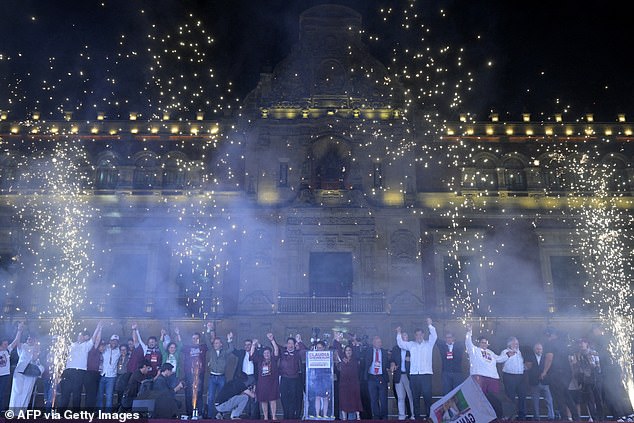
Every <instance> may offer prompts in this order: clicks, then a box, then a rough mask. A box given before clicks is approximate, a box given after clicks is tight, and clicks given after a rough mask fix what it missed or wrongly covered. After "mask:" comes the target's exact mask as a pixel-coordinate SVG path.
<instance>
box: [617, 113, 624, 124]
mask: <svg viewBox="0 0 634 423" xmlns="http://www.w3.org/2000/svg"><path fill="white" fill-rule="evenodd" d="M618 119H619V122H625V114H623V113H619V115H618Z"/></svg>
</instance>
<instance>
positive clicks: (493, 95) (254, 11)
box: [0, 0, 634, 121]
mask: <svg viewBox="0 0 634 423" xmlns="http://www.w3.org/2000/svg"><path fill="white" fill-rule="evenodd" d="M102 3H103V4H104V5H103V6H102V5H101V4H102ZM322 3H328V2H326V1H319V0H305V1H290V0H265V1H263V0H230V1H227V0H212V1H187V0H185V1H167V0H158V1H150V0H132V1H122V0H103V2H101V1H92V0H86V1H78V0H77V1H68V0H60V1H55V2H50V1H43V0H4V1H2V2H1V3H0V15H2V16H3V17H4V22H5V23H4V24H3V25H2V26H1V27H0V40H2V41H0V55H2V56H1V59H0V78H2V80H3V82H2V86H1V88H0V109H10V110H11V112H12V114H15V115H20V114H21V113H26V110H31V109H33V108H34V107H35V106H34V105H35V104H36V102H38V101H39V104H38V105H37V107H39V108H40V109H41V110H43V111H44V112H45V113H46V111H47V110H52V111H55V109H56V107H57V108H59V105H60V104H66V105H69V104H70V105H78V104H81V106H79V108H80V110H83V111H84V112H82V113H85V116H91V115H94V110H95V109H100V110H101V109H103V108H104V107H105V106H104V104H103V103H105V102H107V101H110V102H111V103H110V105H111V106H112V101H115V100H118V101H120V103H124V104H119V105H117V106H116V107H114V106H112V107H114V108H115V109H116V112H115V113H121V114H122V115H123V114H125V113H126V112H127V111H128V110H132V109H138V108H142V107H143V105H142V104H143V101H144V100H143V99H142V97H144V96H143V95H142V93H143V87H144V83H145V82H146V81H148V80H149V78H150V77H151V75H150V73H149V72H148V70H147V69H148V63H147V61H146V58H144V52H145V51H146V50H147V44H148V39H147V34H148V33H150V32H151V31H152V26H151V25H152V24H156V25H157V27H156V28H159V29H158V30H157V32H160V33H163V34H168V33H171V34H175V33H176V28H177V27H178V25H180V24H182V23H183V22H186V21H187V20H188V18H187V15H188V14H189V13H194V14H195V15H196V17H197V18H198V19H200V20H201V21H202V27H204V28H205V30H206V31H207V32H208V33H209V34H210V35H211V36H213V38H214V40H215V41H214V43H213V44H212V45H211V46H210V47H207V48H205V49H204V50H205V52H206V53H207V56H206V58H205V63H204V65H197V66H198V68H196V69H198V70H201V69H203V72H204V70H206V69H207V68H210V67H211V68H213V69H214V75H215V76H214V79H213V80H214V81H215V82H218V83H219V84H220V85H221V86H222V87H220V88H218V89H216V88H214V89H212V88H209V89H206V90H205V94H204V96H205V97H206V98H217V97H219V95H221V94H219V93H220V92H223V93H224V94H226V92H224V91H223V90H224V88H223V87H225V88H226V82H227V81H228V80H229V79H231V81H232V82H233V84H234V85H233V91H232V93H231V94H230V95H229V97H238V98H242V97H244V95H246V93H248V92H249V91H250V90H251V89H252V88H253V87H254V86H255V84H256V82H257V78H258V76H259V72H260V71H261V70H263V69H267V67H270V66H272V65H274V64H275V63H277V62H278V61H279V60H280V59H281V58H283V57H284V56H285V55H286V54H287V53H288V52H289V50H290V48H291V46H292V44H293V43H294V42H295V40H296V39H297V31H298V16H299V14H300V13H301V12H302V11H303V10H305V9H307V8H308V7H310V6H313V5H315V4H322ZM332 3H336V4H343V5H346V6H350V7H352V8H354V9H355V10H357V11H358V12H360V13H361V14H362V15H363V19H364V26H365V28H366V30H367V31H366V32H367V34H366V35H368V36H369V35H379V36H380V38H381V39H380V41H378V42H377V41H374V42H371V43H370V45H371V49H372V51H373V52H374V53H375V55H376V56H377V57H379V58H380V59H382V60H383V61H386V60H387V59H389V57H390V53H389V52H390V51H391V49H392V48H393V46H394V43H396V42H399V45H400V46H401V48H403V47H404V46H411V47H412V48H416V45H417V42H418V38H417V37H415V36H413V35H412V33H411V32H409V33H406V32H404V31H403V30H401V28H400V25H398V21H399V19H395V20H394V21H392V22H388V23H383V22H381V19H380V17H381V15H380V13H379V9H381V8H382V7H386V8H387V7H390V6H392V7H394V8H395V10H396V9H398V8H400V7H403V5H406V4H408V3H410V2H406V1H398V2H396V1H392V2H390V1H369V0H348V1H343V0H341V1H332ZM416 3H417V8H418V10H421V11H422V18H421V21H424V22H426V23H427V24H428V25H429V27H430V28H431V29H432V35H431V36H430V41H429V42H430V43H431V45H432V46H440V45H443V44H449V45H451V46H453V47H464V48H465V49H466V53H465V63H466V66H465V68H467V69H469V70H471V71H473V72H474V75H475V78H476V82H475V84H474V90H473V91H472V93H471V94H469V95H467V96H465V97H464V107H462V108H461V109H463V110H464V111H472V112H475V113H476V114H477V115H478V116H479V117H480V118H481V119H484V118H486V114H488V112H489V111H490V110H491V109H494V110H495V111H497V112H499V113H501V114H504V113H509V114H510V115H509V116H511V117H513V118H516V119H517V118H518V117H519V114H520V113H522V112H524V111H526V112H531V113H532V114H533V115H534V116H536V115H539V114H540V113H546V114H547V115H550V114H552V113H555V112H561V111H563V110H564V109H566V108H567V106H570V108H569V114H568V119H571V120H572V119H577V118H578V117H580V116H582V115H583V114H585V113H586V112H593V113H595V116H596V117H595V119H597V120H604V121H613V120H614V119H615V116H616V113H618V112H623V113H626V114H627V115H628V117H629V118H631V117H632V116H633V115H634V100H632V99H634V95H633V94H634V83H633V82H632V80H633V78H632V77H631V76H630V75H631V72H632V68H633V65H634V59H633V57H632V56H633V55H632V48H631V41H630V40H631V35H630V31H631V29H630V28H629V26H630V22H629V17H628V14H627V13H625V12H624V10H622V8H621V7H620V5H619V4H617V3H616V2H602V3H598V2H593V3H590V6H589V7H581V6H580V4H581V3H579V2H578V1H557V2H551V3H549V4H546V3H545V2H509V1H476V2H473V1H443V2H438V1H420V2H416ZM141 9H144V10H145V12H144V13H143V14H141V13H140V12H139V11H140V10H141ZM440 9H444V10H445V11H447V13H446V17H445V18H442V19H441V18H439V13H438V12H439V10H440ZM397 14H398V11H397V12H395V15H397ZM33 18H34V19H33ZM122 34H125V36H126V38H125V40H126V41H125V45H124V46H121V45H118V42H119V41H120V36H121V35H122ZM477 35H480V36H481V38H480V40H477V39H476V36H477ZM199 39H200V40H202V38H199ZM155 45H156V44H155ZM82 51H83V52H84V53H85V54H84V56H81V55H80V53H82ZM130 51H136V52H137V56H133V57H131V58H124V59H119V60H118V61H117V54H118V53H122V54H124V55H125V54H126V52H130ZM87 55H89V56H90V60H87V59H86V56H87ZM51 57H54V58H55V59H54V60H52V61H51V60H49V58H51ZM489 60H491V61H493V64H494V65H493V67H487V66H486V63H487V62H488V61H489ZM51 63H53V67H54V69H50V64H51ZM166 63H168V62H166ZM166 68H167V69H164V70H163V72H167V73H171V74H173V75H178V74H181V73H184V74H186V75H187V74H191V73H192V72H195V71H196V69H193V70H192V69H190V68H181V65H178V64H177V65H175V66H168V65H166ZM80 70H81V71H82V72H83V74H82V75H81V76H79V71H80ZM69 74H70V75H69ZM229 76H230V78H229ZM110 77H113V78H115V80H116V86H115V87H114V88H113V87H112V86H111V85H109V84H108V83H107V82H105V81H106V80H107V79H108V78H110ZM16 81H20V82H19V84H17V85H18V89H17V90H16V89H15V86H16ZM43 81H46V82H45V83H44V82H43ZM202 83H203V84H205V85H209V86H210V87H211V85H212V84H211V83H210V84H207V83H206V82H204V80H203V82H202ZM192 85H194V84H192ZM16 92H17V93H18V94H15V93H16ZM146 92H147V91H146ZM7 99H12V102H13V104H11V105H9V104H8V100H7ZM104 99H107V100H104ZM557 99H559V101H557ZM126 100H127V101H128V103H127V104H125V101H126ZM212 103H213V102H212ZM57 113H58V115H59V112H57Z"/></svg>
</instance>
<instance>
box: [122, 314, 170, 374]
mask: <svg viewBox="0 0 634 423" xmlns="http://www.w3.org/2000/svg"><path fill="white" fill-rule="evenodd" d="M132 339H133V341H134V350H133V351H132V356H131V357H130V361H129V362H128V369H129V370H131V371H132V372H134V371H136V370H137V368H138V366H139V364H140V363H141V362H142V361H144V360H145V361H147V362H148V363H150V365H151V366H152V369H151V370H150V372H149V373H148V375H149V376H150V377H154V376H156V375H157V374H158V368H159V366H160V365H161V364H163V354H161V350H160V349H159V346H158V340H157V339H156V336H150V337H149V338H148V339H147V345H146V344H145V343H144V342H143V339H142V338H141V334H140V333H139V329H138V326H137V324H136V323H133V324H132Z"/></svg>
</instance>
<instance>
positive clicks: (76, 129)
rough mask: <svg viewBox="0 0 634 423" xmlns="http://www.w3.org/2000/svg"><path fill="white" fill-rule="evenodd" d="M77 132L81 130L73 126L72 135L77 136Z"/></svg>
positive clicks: (71, 128)
mask: <svg viewBox="0 0 634 423" xmlns="http://www.w3.org/2000/svg"><path fill="white" fill-rule="evenodd" d="M77 132H79V128H78V127H76V126H71V127H70V133H71V134H76V133H77Z"/></svg>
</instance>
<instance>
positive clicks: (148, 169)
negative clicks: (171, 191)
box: [132, 155, 157, 189]
mask: <svg viewBox="0 0 634 423" xmlns="http://www.w3.org/2000/svg"><path fill="white" fill-rule="evenodd" d="M135 166H136V167H135V168H134V176H133V179H132V187H133V188H134V189H153V188H154V186H155V181H156V175H157V160H156V158H155V157H153V156H150V155H145V156H142V157H140V158H139V159H138V160H137V161H136V163H135Z"/></svg>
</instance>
